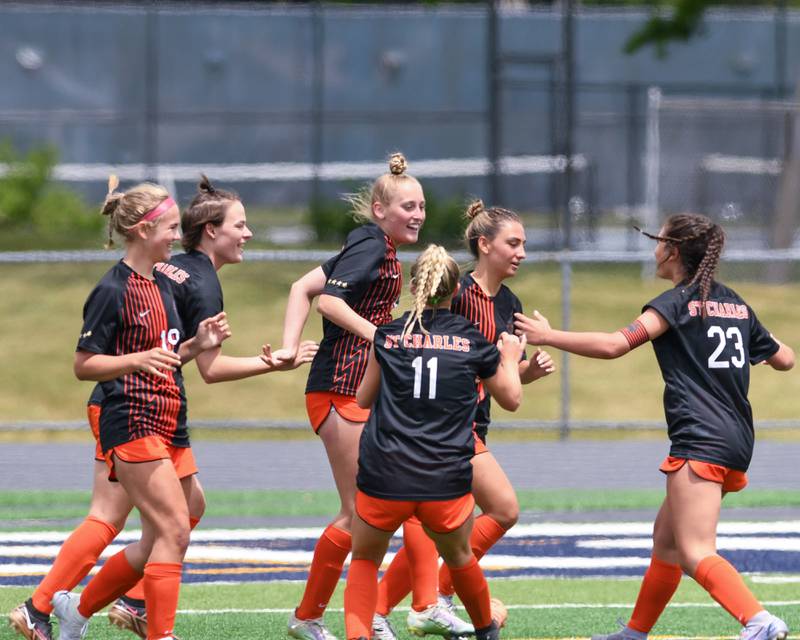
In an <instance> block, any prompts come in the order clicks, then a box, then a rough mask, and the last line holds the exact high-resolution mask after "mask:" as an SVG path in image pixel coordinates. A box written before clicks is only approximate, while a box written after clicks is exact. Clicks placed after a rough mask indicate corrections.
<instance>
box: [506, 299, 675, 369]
mask: <svg viewBox="0 0 800 640" xmlns="http://www.w3.org/2000/svg"><path fill="white" fill-rule="evenodd" d="M515 317H516V320H515V321H514V324H515V326H516V330H517V333H518V334H520V335H525V336H526V337H527V338H528V341H529V342H530V343H531V344H536V345H548V346H551V347H555V348H556V349H561V350H562V351H569V352H570V353H574V354H576V355H579V356H585V357H587V358H601V359H604V360H611V359H613V358H619V357H620V356H624V355H625V354H626V353H628V352H629V351H631V350H632V349H635V348H636V347H638V346H640V345H642V344H644V343H645V342H647V341H649V340H653V339H655V338H657V337H658V336H660V335H661V334H662V333H664V332H665V331H666V330H667V329H669V324H668V323H667V321H666V320H665V319H664V318H663V316H661V314H659V313H658V312H656V311H654V310H653V309H647V310H646V311H645V312H644V313H642V315H640V316H639V317H638V318H636V320H634V321H633V322H632V323H631V324H629V325H628V326H627V327H625V328H623V329H620V330H619V331H614V332H613V333H603V332H599V331H559V330H558V329H553V328H552V327H550V323H549V322H548V320H547V318H545V317H544V316H543V315H542V314H540V313H539V312H538V311H534V312H533V317H532V318H531V317H528V316H526V315H523V314H521V313H517V314H515Z"/></svg>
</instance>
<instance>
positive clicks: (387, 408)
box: [344, 245, 525, 640]
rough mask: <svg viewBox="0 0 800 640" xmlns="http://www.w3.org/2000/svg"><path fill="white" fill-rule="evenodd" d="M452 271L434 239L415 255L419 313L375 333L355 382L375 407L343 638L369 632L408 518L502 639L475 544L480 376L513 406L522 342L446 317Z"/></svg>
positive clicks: (454, 279) (367, 435)
mask: <svg viewBox="0 0 800 640" xmlns="http://www.w3.org/2000/svg"><path fill="white" fill-rule="evenodd" d="M458 277H459V270H458V265H457V264H456V263H455V261H454V260H453V259H452V258H451V257H450V256H449V255H448V254H447V252H446V251H445V250H444V249H443V248H442V247H439V246H436V245H430V246H429V247H428V248H427V249H426V250H425V251H424V252H423V253H422V254H421V255H420V257H419V258H418V259H417V261H416V262H415V264H414V265H413V267H412V269H411V278H412V280H411V291H412V295H413V296H414V308H413V310H412V311H411V312H409V313H407V314H405V315H404V316H403V317H402V318H400V319H398V320H396V321H394V322H391V323H389V324H387V325H384V326H381V327H379V328H378V329H377V331H376V333H375V341H374V345H373V348H372V351H371V355H370V358H369V363H368V366H367V371H366V373H365V375H364V379H363V380H362V382H361V385H360V387H359V389H358V395H357V399H358V403H359V405H360V406H361V407H365V408H366V407H370V406H373V403H374V406H373V410H372V413H371V414H370V418H369V422H368V423H367V426H366V427H365V429H364V433H363V435H362V438H361V446H360V450H359V460H358V480H357V485H358V492H357V494H356V516H355V517H354V518H353V559H352V561H351V564H350V570H349V572H348V578H347V588H346V589H345V598H344V602H345V626H346V630H347V638H348V640H369V638H370V637H371V635H372V634H371V631H372V618H373V613H374V611H375V605H376V599H377V576H378V568H379V567H380V564H381V561H382V560H383V556H384V554H385V553H386V549H387V546H388V544H389V540H390V538H391V537H392V534H393V533H394V531H395V530H396V529H397V528H398V527H399V526H400V524H401V523H402V522H404V521H405V520H407V519H408V518H409V517H410V516H411V515H416V516H417V517H418V518H419V519H420V520H421V521H422V524H423V526H424V527H425V531H426V532H427V533H428V535H429V536H430V537H431V538H432V539H433V540H434V542H435V543H436V546H437V549H438V551H439V553H440V554H441V555H442V557H443V558H444V561H445V563H446V564H447V565H448V566H449V567H450V572H451V575H452V580H453V583H454V585H455V589H456V592H457V593H458V594H459V597H460V598H461V600H462V602H464V605H465V607H466V609H467V612H468V613H469V615H470V618H471V619H472V622H473V625H474V627H475V635H476V638H477V639H478V640H488V639H494V638H498V637H499V629H498V627H497V625H496V623H495V622H494V621H493V620H492V616H491V608H490V602H489V588H488V585H487V583H486V579H485V578H484V576H483V572H482V571H481V568H480V566H479V565H478V560H477V558H475V556H474V554H473V553H472V550H471V549H470V532H471V530H472V525H473V513H472V512H473V509H474V506H475V501H474V498H473V497H472V493H471V488H472V487H471V485H472V477H473V467H472V464H471V459H472V457H473V455H474V453H475V442H474V437H475V436H474V432H473V424H474V420H475V413H476V410H477V406H478V405H477V400H478V389H477V386H476V379H481V380H482V381H483V383H484V384H485V385H486V387H487V389H488V390H489V391H490V392H491V393H492V395H493V396H494V397H495V399H496V401H497V402H498V403H499V404H500V405H501V406H502V407H504V408H506V409H508V410H511V411H514V410H516V409H517V407H518V406H519V403H520V399H521V387H520V378H519V361H520V358H521V356H522V354H523V353H524V343H525V341H524V338H523V340H522V341H519V340H518V339H517V338H516V336H514V335H511V334H508V333H506V332H503V333H502V334H501V336H500V340H499V342H498V345H497V346H495V345H493V344H492V343H490V342H489V341H488V340H486V338H485V337H484V336H483V334H482V333H481V332H480V331H478V329H476V328H475V326H474V325H473V324H472V323H471V322H470V321H469V320H468V319H466V318H465V317H464V316H461V315H458V314H454V313H452V312H451V311H450V305H451V298H452V296H453V294H454V293H455V291H456V288H457V287H458Z"/></svg>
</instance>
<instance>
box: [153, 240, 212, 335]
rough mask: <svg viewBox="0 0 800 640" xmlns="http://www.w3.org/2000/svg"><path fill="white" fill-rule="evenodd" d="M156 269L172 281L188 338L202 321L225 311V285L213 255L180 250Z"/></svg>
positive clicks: (179, 312)
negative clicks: (181, 251)
mask: <svg viewBox="0 0 800 640" xmlns="http://www.w3.org/2000/svg"><path fill="white" fill-rule="evenodd" d="M156 271H160V272H161V273H163V274H164V275H165V276H167V277H168V278H169V279H170V281H171V282H172V290H173V292H174V294H175V304H176V305H177V307H178V314H179V315H180V316H181V321H182V322H183V326H184V329H185V330H186V338H187V339H188V338H192V337H194V335H195V334H196V333H197V326H198V325H199V324H200V322H201V321H203V320H205V319H206V318H210V317H211V316H215V315H217V314H218V313H219V312H220V311H222V309H223V299H222V285H221V284H220V282H219V276H218V275H217V270H216V269H215V268H214V265H213V264H212V262H211V258H209V257H208V256H207V255H206V254H205V253H203V252H202V251H197V250H191V251H187V252H186V253H179V254H178V255H176V256H174V257H173V258H172V259H171V260H170V261H169V262H159V263H158V264H156Z"/></svg>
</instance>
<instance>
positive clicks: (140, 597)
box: [125, 517, 200, 606]
mask: <svg viewBox="0 0 800 640" xmlns="http://www.w3.org/2000/svg"><path fill="white" fill-rule="evenodd" d="M199 522H200V518H194V517H190V518H189V528H190V529H192V530H193V531H194V528H195V527H196V526H197V523H199ZM125 598H126V599H128V600H135V601H136V604H139V606H143V605H144V580H139V582H137V583H136V584H135V585H134V586H133V589H130V590H129V591H127V592H126V593H125ZM140 603H141V604H140Z"/></svg>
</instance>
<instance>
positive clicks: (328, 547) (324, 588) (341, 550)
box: [295, 525, 353, 620]
mask: <svg viewBox="0 0 800 640" xmlns="http://www.w3.org/2000/svg"><path fill="white" fill-rule="evenodd" d="M352 543H353V538H352V536H351V535H350V533H349V532H347V531H345V530H344V529H339V528H338V527H334V526H333V525H329V526H328V528H327V529H325V531H323V532H322V536H321V537H320V539H319V541H318V542H317V546H316V547H315V548H314V559H313V560H312V561H311V569H310V570H309V572H308V582H306V590H305V592H304V593H303V599H302V601H301V602H300V606H299V607H297V610H296V611H295V615H296V616H297V617H298V618H299V619H300V620H311V619H313V618H319V617H320V616H321V615H322V614H323V613H325V607H327V606H328V600H330V599H331V596H332V595H333V592H334V591H335V590H336V584H337V583H338V582H339V578H340V577H341V575H342V568H343V567H344V561H345V559H346V558H347V554H348V553H350V547H351V546H352Z"/></svg>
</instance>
